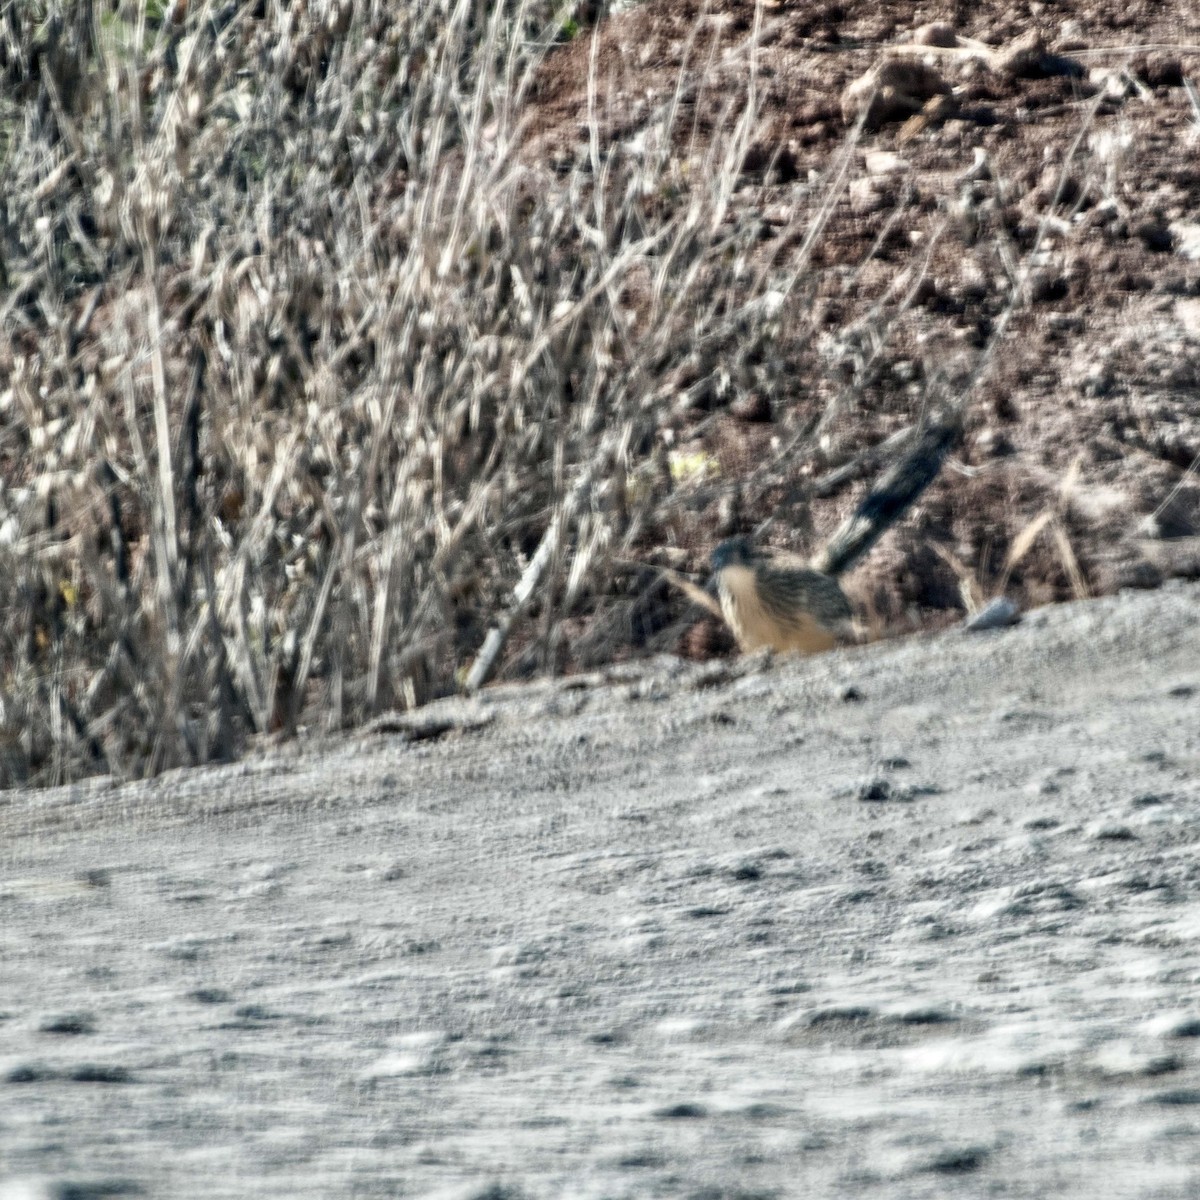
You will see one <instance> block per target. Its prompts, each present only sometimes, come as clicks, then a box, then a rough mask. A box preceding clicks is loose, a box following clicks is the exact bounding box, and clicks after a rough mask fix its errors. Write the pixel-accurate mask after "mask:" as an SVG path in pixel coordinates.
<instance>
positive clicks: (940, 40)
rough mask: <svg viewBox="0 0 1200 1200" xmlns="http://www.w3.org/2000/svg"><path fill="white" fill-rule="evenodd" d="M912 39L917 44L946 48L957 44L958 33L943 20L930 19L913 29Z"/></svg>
mask: <svg viewBox="0 0 1200 1200" xmlns="http://www.w3.org/2000/svg"><path fill="white" fill-rule="evenodd" d="M912 40H913V43H914V44H915V45H917V46H938V47H941V48H942V49H944V50H948V49H950V48H951V47H952V46H957V45H958V34H956V33H955V32H954V27H953V26H952V25H948V24H947V23H946V22H945V21H930V22H929V23H928V24H927V25H921V26H918V28H916V29H914V30H913V36H912Z"/></svg>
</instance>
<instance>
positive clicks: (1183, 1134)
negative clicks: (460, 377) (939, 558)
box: [0, 584, 1200, 1200]
mask: <svg viewBox="0 0 1200 1200" xmlns="http://www.w3.org/2000/svg"><path fill="white" fill-rule="evenodd" d="M1198 599H1200V596H1198V595H1197V592H1196V589H1195V586H1194V585H1180V584H1170V585H1168V586H1166V587H1165V588H1163V589H1162V590H1160V591H1157V592H1153V593H1127V594H1124V595H1122V596H1119V597H1114V598H1109V599H1104V600H1098V601H1094V602H1091V603H1089V604H1086V605H1065V606H1058V607H1054V608H1047V609H1044V610H1042V611H1041V612H1039V613H1037V614H1035V615H1034V616H1033V617H1031V618H1030V619H1028V620H1027V622H1026V623H1025V624H1024V625H1022V626H1020V627H1018V628H1016V629H1013V630H1010V631H1006V632H1003V633H998V634H993V635H984V636H981V637H973V636H968V635H961V634H960V635H945V636H941V637H938V638H930V639H911V640H909V641H907V642H904V643H896V644H892V645H889V646H876V647H867V648H861V649H856V650H853V651H844V652H835V653H833V654H830V655H826V656H823V657H821V658H819V659H809V660H807V661H802V662H797V661H793V662H790V663H786V664H777V665H775V666H771V667H769V668H767V669H765V670H764V669H763V668H762V666H761V664H756V663H747V662H743V663H741V664H739V665H736V666H733V665H729V666H725V665H722V664H708V665H707V666H698V667H691V668H688V669H686V670H685V669H683V668H681V667H680V666H679V665H678V664H677V663H676V664H675V665H674V666H665V665H664V666H662V667H660V668H659V669H657V670H651V671H649V672H647V673H645V674H642V675H635V674H629V675H627V676H624V677H618V678H615V679H613V680H611V681H609V682H607V683H605V682H601V681H593V682H591V683H587V682H586V681H577V682H581V683H583V686H568V687H564V686H547V687H542V688H532V689H529V690H524V691H522V690H520V689H516V688H512V689H504V690H498V691H496V692H495V693H494V694H492V695H491V696H489V697H488V698H487V699H486V700H481V701H478V702H475V703H472V704H466V703H458V704H447V705H444V706H441V707H434V708H431V709H429V710H427V711H426V713H425V714H424V715H423V717H422V718H421V721H422V722H423V723H421V724H416V723H410V724H408V725H405V724H404V723H403V722H400V724H398V725H397V727H396V729H395V730H394V731H393V732H390V733H389V732H379V733H377V734H375V735H372V736H367V737H362V738H359V739H356V740H353V741H340V742H334V743H329V744H325V745H313V746H310V747H308V748H307V749H306V750H303V751H300V750H295V751H291V752H289V753H287V754H283V753H280V754H277V755H275V756H267V757H264V758H262V759H261V760H259V761H257V762H253V763H247V764H244V765H242V766H239V767H233V768H225V769H220V770H204V771H193V772H187V773H181V774H176V775H174V776H169V777H165V778H163V779H161V780H160V781H158V782H156V783H153V784H145V785H137V786H128V787H123V788H119V789H105V788H104V787H102V786H98V785H94V784H92V785H87V786H79V787H76V788H71V789H63V790H59V791H50V792H39V793H9V794H7V795H5V796H4V797H2V798H0V962H3V964H4V966H3V970H2V971H0V1198H2V1200H18V1198H20V1200H29V1198H37V1200H45V1198H46V1197H56V1198H60V1200H61V1198H63V1197H68V1196H70V1197H82V1196H88V1197H93V1196H95V1197H99V1196H117V1195H147V1196H162V1197H173V1196H188V1197H193V1198H195V1200H208V1198H215V1197H230V1198H233V1197H237V1198H245V1197H252V1196H279V1197H284V1196H286V1197H310V1196H311V1197H329V1196H347V1197H348V1196H427V1195H436V1196H441V1197H448V1196H455V1197H478V1198H482V1197H491V1198H492V1200H496V1198H499V1197H548V1198H549V1197H560V1196H566V1195H570V1196H596V1197H601V1196H604V1197H617V1196H627V1197H646V1196H687V1197H692V1198H695V1200H699V1198H701V1197H705V1198H710V1197H743V1198H746V1197H751V1196H753V1197H764V1196H780V1197H783V1196H797V1195H812V1196H819V1195H850V1194H852V1195H856V1196H864V1197H879V1198H880V1200H883V1198H885V1197H886V1198H887V1200H900V1198H905V1197H928V1196H939V1195H945V1194H946V1193H947V1189H948V1188H952V1189H953V1190H954V1191H955V1192H956V1194H963V1195H972V1196H975V1195H1003V1196H1010V1197H1029V1198H1030V1200H1033V1198H1035V1197H1036V1198H1038V1200H1042V1198H1044V1197H1046V1196H1051V1195H1052V1196H1056V1197H1064V1198H1071V1197H1080V1198H1083V1197H1089V1198H1090V1197H1095V1196H1116V1195H1119V1196H1122V1197H1146V1198H1150V1197H1155V1198H1157V1200H1163V1198H1166V1197H1181V1198H1182V1197H1187V1196H1194V1195H1195V1194H1196V1186H1197V1180H1198V1179H1200V1142H1198V1141H1197V1138H1196V1121H1195V1116H1194V1114H1195V1111H1196V1105H1197V1104H1198V1103H1200V1060H1198V1058H1197V1055H1196V1052H1195V1044H1196V1035H1197V1032H1198V1031H1200V1009H1198V1008H1197V999H1196V986H1195V985H1196V979H1197V978H1200V951H1198V949H1197V947H1198V944H1200V943H1198V942H1197V932H1198V930H1200V868H1198V867H1197V863H1196V842H1197V831H1198V830H1200V790H1198V789H1197V778H1198V777H1200V775H1198V772H1200V740H1198V738H1197V725H1196V719H1195V717H1196V703H1197V701H1196V697H1197V695H1198V694H1200V621H1198V620H1197V612H1198V611H1200V610H1198V609H1197V600H1198ZM412 720H413V719H411V718H410V722H411V721H412ZM401 729H403V730H406V732H401V731H400V730H401Z"/></svg>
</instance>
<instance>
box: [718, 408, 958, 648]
mask: <svg viewBox="0 0 1200 1200" xmlns="http://www.w3.org/2000/svg"><path fill="white" fill-rule="evenodd" d="M959 432H960V425H959V422H958V419H957V417H956V416H954V415H950V416H947V417H943V418H942V419H940V420H937V421H931V422H929V423H928V424H927V425H926V426H925V427H924V428H922V429H920V430H919V431H918V432H917V434H916V437H915V438H914V439H913V440H912V442H911V444H910V447H909V449H908V450H907V452H906V453H905V454H904V455H903V457H901V458H900V459H899V460H898V461H896V462H895V463H894V464H893V465H892V466H891V467H889V468H888V469H887V470H886V471H885V472H884V473H883V474H882V475H881V476H880V477H879V479H878V480H877V481H876V483H875V485H874V486H873V487H872V488H871V489H870V491H869V492H868V493H867V494H866V496H865V497H864V498H863V500H862V503H861V504H859V506H858V508H857V509H855V511H854V513H853V514H852V515H851V516H850V517H848V518H847V519H846V520H845V521H844V522H843V523H842V525H841V526H840V527H839V528H838V529H837V531H836V532H835V533H834V535H833V536H832V537H831V538H830V539H829V541H828V542H827V543H826V544H825V546H824V548H823V549H822V550H821V551H819V552H818V553H817V554H816V555H814V557H813V558H812V559H811V560H810V561H809V562H808V563H807V564H805V563H803V562H801V561H799V560H795V559H791V558H787V557H780V556H774V555H770V554H767V553H764V552H763V551H762V550H760V549H758V548H757V547H756V546H755V545H754V543H753V542H752V541H751V539H750V538H747V537H734V538H729V539H727V540H726V541H723V542H721V543H720V544H719V545H718V546H717V547H716V549H715V550H713V552H712V556H711V560H710V561H711V566H712V578H711V580H710V588H711V590H712V591H713V592H715V594H716V598H717V600H718V601H719V604H720V610H721V615H722V617H723V618H724V620H725V623H726V624H727V625H728V626H729V628H730V630H731V631H732V633H733V635H734V637H735V639H736V640H737V643H738V646H739V648H740V649H741V650H742V651H743V652H744V653H749V652H751V651H754V650H760V649H763V648H764V647H768V648H770V649H771V650H777V651H795V652H798V653H801V654H818V653H820V652H822V651H824V650H830V649H832V648H833V647H834V646H836V645H838V644H840V643H844V642H849V641H857V640H858V639H859V628H858V625H857V623H856V622H855V619H854V610H853V608H851V606H850V601H849V600H848V599H847V598H846V593H845V592H843V591H842V588H841V585H840V584H839V583H838V581H837V577H838V576H839V575H841V574H843V573H844V572H845V571H846V570H848V569H849V568H850V567H851V566H853V565H854V563H856V562H858V560H859V559H860V558H862V556H863V555H864V554H866V553H867V551H868V550H870V549H871V547H872V546H874V545H875V543H876V542H877V541H878V540H879V538H880V537H881V536H882V535H883V534H884V533H885V532H886V531H887V530H888V529H889V528H890V527H891V526H892V525H893V524H894V523H895V522H896V521H897V520H899V518H900V517H901V516H903V515H904V513H905V512H906V511H907V510H908V509H909V508H910V507H911V505H912V504H913V502H914V501H915V500H916V499H917V497H918V496H920V494H921V493H922V492H923V491H924V490H925V489H926V488H927V487H928V486H929V484H930V483H931V482H932V481H933V480H934V479H935V478H936V477H937V474H938V472H939V471H940V470H941V467H942V463H943V462H944V461H945V458H946V455H947V454H948V453H949V451H950V448H951V446H953V445H954V443H955V442H956V441H957V439H958V436H959Z"/></svg>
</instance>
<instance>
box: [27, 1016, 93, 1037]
mask: <svg viewBox="0 0 1200 1200" xmlns="http://www.w3.org/2000/svg"><path fill="white" fill-rule="evenodd" d="M95 1031H96V1019H95V1017H93V1016H92V1014H91V1013H59V1014H58V1015H56V1016H53V1017H47V1018H46V1019H45V1020H44V1021H43V1022H42V1023H41V1024H40V1025H39V1026H38V1032H39V1033H60V1034H70V1035H76V1036H77V1035H79V1034H84V1033H94V1032H95Z"/></svg>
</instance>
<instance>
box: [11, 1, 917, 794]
mask: <svg viewBox="0 0 1200 1200" xmlns="http://www.w3.org/2000/svg"><path fill="white" fill-rule="evenodd" d="M760 16H761V13H760ZM570 17H571V11H570V9H569V8H567V9H564V8H562V7H561V6H556V5H554V4H552V3H550V2H549V0H508V2H506V3H494V4H484V3H482V0H462V2H460V3H451V2H450V0H441V2H433V3H431V2H427V0H409V2H407V3H384V2H383V0H374V2H367V3H353V4H352V3H350V0H310V3H308V4H307V5H303V4H287V3H283V2H282V0H259V2H258V3H257V4H254V3H246V4H240V5H239V4H225V5H219V4H217V3H214V0H199V2H197V0H193V2H192V3H187V4H185V3H182V2H181V0H176V3H174V4H171V5H169V6H167V7H166V8H165V10H164V9H162V8H161V7H160V6H159V5H157V4H153V3H146V2H145V0H141V2H132V0H120V2H119V3H117V4H116V5H115V6H114V5H112V4H109V3H100V2H99V0H92V2H90V3H89V2H86V0H85V2H83V3H78V4H75V3H70V4H69V3H65V2H64V0H13V2H12V3H9V4H7V5H5V6H3V8H0V82H2V84H3V87H2V89H0V94H2V95H3V97H4V98H3V99H2V100H0V180H2V184H0V186H2V188H3V194H4V195H5V197H6V206H5V207H4V209H3V210H2V211H3V223H2V224H0V277H2V282H3V295H4V300H3V323H2V328H3V333H2V334H0V380H3V381H4V382H3V383H0V388H2V389H3V390H2V391H0V605H2V606H3V610H4V617H5V619H4V621H3V622H2V624H0V785H12V784H18V783H37V784H43V783H53V782H61V781H65V780H70V779H73V778H77V777H80V776H82V775H86V774H91V773H98V772H100V773H111V774H113V775H116V776H120V777H131V776H138V775H144V774H151V773H155V772H158V771H161V770H163V769H166V768H169V767H174V766H178V765H186V764H194V763H201V762H206V761H213V760H221V759H228V758H231V757H234V756H236V755H237V754H239V753H240V752H241V751H242V750H243V748H244V747H245V745H246V743H247V741H248V740H249V739H252V738H254V737H258V736H262V735H267V734H272V733H276V732H278V733H282V734H284V735H287V734H292V733H294V732H296V731H297V730H298V729H301V728H306V727H307V728H323V729H337V728H342V727H345V726H347V725H350V724H356V723H361V722H363V721H365V720H367V719H369V718H371V717H372V716H374V715H375V714H378V713H379V712H381V711H384V710H387V709H389V708H394V707H401V708H405V707H412V706H415V705H418V704H420V703H422V702H423V701H425V700H427V699H429V698H431V697H434V696H437V695H442V694H446V693H447V692H449V691H452V690H454V689H455V688H456V687H459V686H461V685H462V684H463V683H464V682H466V680H467V673H468V669H469V668H470V665H471V664H472V663H475V664H476V669H475V674H474V675H473V676H472V677H471V683H472V685H477V684H478V683H480V682H481V681H482V680H483V679H484V678H486V677H487V676H488V675H491V674H494V673H496V672H499V673H507V674H509V675H512V674H514V673H517V674H520V673H529V672H533V671H538V670H554V669H557V668H558V667H559V666H560V664H561V662H562V659H563V655H564V639H565V638H566V637H567V634H566V632H565V631H566V630H567V629H568V628H577V626H572V625H571V622H572V621H578V620H579V619H581V618H586V635H585V636H584V637H582V638H579V639H577V640H576V641H575V642H574V643H573V644H572V646H571V647H570V649H571V653H572V660H573V661H574V662H576V663H578V664H581V665H586V664H587V663H588V662H590V661H596V660H598V659H601V658H603V657H604V656H606V655H608V654H611V652H612V650H613V647H614V646H618V645H628V644H630V643H636V642H637V641H638V639H639V637H642V636H643V633H644V631H643V629H642V626H641V625H640V624H639V622H640V621H642V620H643V615H644V607H645V595H646V592H647V588H649V587H652V586H655V584H654V581H655V579H657V576H656V574H655V572H653V571H649V570H648V571H646V572H638V571H637V570H635V569H631V568H630V567H629V566H628V562H629V560H630V559H631V558H634V557H636V555H634V553H633V549H634V548H635V547H637V546H638V545H640V544H644V543H645V541H646V539H647V537H648V533H649V531H651V530H653V529H654V528H655V526H656V522H658V521H660V520H661V519H662V516H663V514H664V513H665V512H667V511H669V510H670V508H671V506H672V505H677V504H678V503H679V502H680V497H681V494H682V493H685V492H686V493H689V494H694V493H695V492H697V490H700V491H702V490H703V487H704V486H718V485H712V484H708V485H701V484H697V483H696V482H695V481H690V480H687V479H679V478H675V477H673V475H672V471H671V470H670V469H669V468H668V466H667V463H666V441H665V439H664V438H663V437H662V436H661V432H662V424H663V421H662V417H663V413H664V411H667V410H668V409H670V408H671V407H672V406H675V405H677V404H678V403H679V400H680V396H681V394H684V395H685V396H686V393H688V392H689V391H702V390H705V389H708V390H711V391H719V392H721V393H722V394H723V395H730V394H733V395H738V394H747V393H749V392H753V391H758V392H761V393H764V394H767V395H771V394H774V392H775V391H776V390H778V389H779V388H780V387H781V386H783V382H786V381H783V382H781V380H780V378H779V374H780V371H781V370H782V367H781V363H782V362H783V360H784V358H783V356H782V355H779V354H777V353H775V347H776V346H777V344H778V343H779V342H780V340H781V339H782V338H784V337H786V338H787V339H790V340H791V341H792V342H793V343H794V342H795V341H796V340H797V339H804V338H808V337H810V336H811V335H812V331H811V330H809V329H808V327H807V326H806V325H805V321H806V320H807V319H808V317H807V315H806V306H805V305H804V304H803V303H802V299H803V297H804V295H805V294H806V288H807V287H808V284H809V280H810V275H811V268H810V266H809V254H810V251H811V249H812V247H813V245H814V243H815V242H816V240H817V239H819V237H820V236H821V233H822V231H823V229H824V227H825V223H826V221H827V220H828V216H829V213H830V211H832V207H833V205H835V204H836V203H838V201H839V199H840V197H841V196H842V193H843V190H844V188H845V186H846V182H847V178H848V176H849V174H850V164H851V161H852V150H853V147H854V139H855V136H856V134H855V132H853V131H852V132H851V134H850V135H849V138H848V141H847V145H846V148H845V153H844V154H843V155H842V156H841V157H839V158H838V159H836V160H835V161H834V162H832V163H831V164H830V169H829V173H828V176H827V179H826V180H825V181H824V182H822V183H819V184H816V185H814V186H813V187H811V188H810V189H809V190H808V191H807V192H806V193H805V194H806V196H807V197H808V199H807V202H806V204H798V205H797V206H796V216H795V221H796V223H797V233H798V240H799V244H800V246H801V248H802V249H801V252H800V253H799V254H798V255H797V256H796V257H795V259H794V260H792V261H790V262H787V263H773V264H769V265H768V266H765V267H764V266H763V264H762V261H761V258H755V257H754V256H753V254H752V250H753V248H754V246H755V243H756V239H757V238H758V230H757V229H756V228H755V227H754V226H753V225H752V224H751V223H747V222H745V221H742V220H738V219H734V218H733V217H732V216H731V213H732V210H731V197H732V196H733V195H734V193H735V191H736V189H737V187H738V184H739V180H740V179H741V176H742V165H743V162H744V160H745V158H746V155H747V152H748V149H749V147H750V144H751V135H752V133H753V130H754V126H755V112H756V108H755V106H756V75H755V70H754V58H755V49H754V46H755V42H754V37H755V31H754V30H752V31H751V33H750V36H749V37H748V38H747V39H746V40H745V42H744V44H743V45H742V46H741V47H740V48H737V51H736V52H737V53H740V54H742V55H743V56H744V57H745V60H746V64H747V69H746V71H745V81H746V83H745V91H744V92H743V93H742V94H739V95H731V96H729V98H728V102H727V107H726V114H725V120H724V121H723V123H722V125H721V127H720V128H719V129H718V131H717V133H716V134H715V135H714V136H712V137H711V138H710V139H709V140H708V141H707V142H706V143H705V144H704V145H703V146H697V147H696V148H695V153H693V154H692V155H691V156H690V157H689V158H688V159H687V161H686V162H685V161H682V160H681V159H680V158H679V156H678V155H677V154H675V153H673V152H672V149H671V147H672V127H673V122H675V121H676V120H677V119H679V105H678V104H669V105H667V106H666V107H665V108H664V110H663V111H662V112H661V113H658V114H657V115H656V116H654V117H653V118H652V119H650V120H649V121H648V122H647V123H646V124H645V127H644V129H643V130H642V132H641V133H640V134H639V136H638V138H637V139H634V140H633V141H631V142H628V143H625V144H616V145H605V146H601V145H600V143H599V140H598V137H597V133H596V131H597V129H598V128H599V125H600V121H601V114H597V113H596V112H595V103H594V102H593V103H592V104H591V105H590V106H589V112H588V114H587V115H586V120H587V122H588V127H589V129H590V131H591V134H590V137H588V138H587V139H585V140H584V142H583V143H582V145H581V149H580V152H579V154H578V155H577V157H576V160H575V161H574V162H573V163H570V164H567V165H566V166H565V167H563V166H562V165H561V164H559V165H558V166H557V167H556V168H555V169H551V168H550V167H542V166H538V165H531V164H530V163H529V162H526V161H525V160H523V159H522V157H521V154H520V150H521V144H522V135H523V130H522V126H521V120H522V113H523V111H524V107H523V103H524V100H525V98H526V97H527V96H528V94H529V92H530V89H531V86H532V84H533V81H534V79H535V77H536V73H537V71H538V68H539V65H540V63H541V61H542V59H543V57H544V56H545V54H546V53H547V52H548V51H549V49H550V48H551V47H552V46H553V44H554V42H555V39H556V37H560V36H562V35H563V31H564V30H567V31H570V32H573V31H574V26H573V25H572V24H570ZM755 29H757V26H755ZM578 36H588V35H587V33H586V31H585V32H583V33H582V34H579V35H578ZM703 64H704V57H703V55H699V54H698V55H697V62H696V63H695V64H694V65H693V68H692V70H691V72H690V73H689V76H688V80H687V87H689V88H703V87H704V65H703ZM683 87H684V81H683V80H682V79H681V83H680V88H681V89H682V88H683ZM923 269H924V266H923V263H922V261H921V258H920V257H919V256H918V257H917V258H916V261H915V262H914V266H913V269H912V271H911V272H910V273H909V274H908V275H906V276H905V280H906V283H907V284H908V285H909V293H910V294H909V295H904V294H898V295H897V296H895V297H889V298H888V303H887V304H884V305H882V306H881V308H880V311H879V312H878V313H875V314H873V315H872V317H871V321H870V324H871V326H872V328H871V329H870V330H865V329H855V330H851V331H849V332H850V334H851V335H853V336H854V337H860V338H861V341H862V344H863V345H864V346H867V347H868V349H866V350H864V351H863V354H864V355H865V359H864V362H865V366H866V367H867V368H869V366H870V361H869V360H870V358H871V355H872V354H873V353H875V352H877V350H878V347H879V346H880V345H881V344H882V343H883V341H884V340H886V337H887V331H888V328H889V323H890V322H892V321H894V320H895V318H896V315H897V313H898V312H900V311H903V307H902V306H905V305H907V304H909V303H910V302H911V291H912V289H913V288H914V287H915V285H916V283H917V282H918V281H919V278H920V274H921V272H922V271H923ZM785 323H786V328H785ZM681 365H686V370H683V371H682V373H681ZM865 373H869V371H868V372H865ZM681 380H682V381H683V382H681ZM831 415H832V414H831V413H827V414H826V418H829V417H830V416H831ZM823 428H824V423H822V422H818V423H817V424H816V425H815V426H814V425H809V426H806V427H804V428H801V429H800V430H799V431H798V432H797V433H796V435H795V436H794V437H793V438H792V439H791V440H790V441H789V442H787V443H786V445H784V446H783V448H782V449H781V451H780V457H781V458H782V457H786V456H789V455H792V456H794V455H796V454H799V453H802V452H803V450H804V447H805V446H806V445H810V444H811V442H812V440H813V439H814V438H815V437H817V436H819V434H820V433H821V430H822V429H823ZM522 617H523V618H524V626H523V629H524V635H523V636H522V637H520V638H512V639H511V640H506V635H507V634H508V632H509V631H510V630H511V629H513V628H514V626H515V624H516V623H517V620H518V618H522ZM489 629H495V630H497V631H499V632H498V636H495V637H493V639H492V642H491V644H490V648H489V650H488V653H487V655H486V656H480V655H479V651H480V647H481V646H483V645H484V643H485V638H486V636H487V634H488V631H489Z"/></svg>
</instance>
